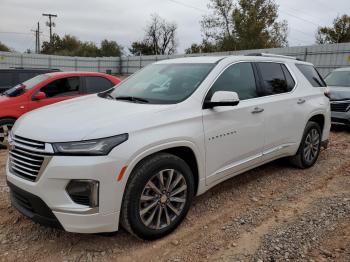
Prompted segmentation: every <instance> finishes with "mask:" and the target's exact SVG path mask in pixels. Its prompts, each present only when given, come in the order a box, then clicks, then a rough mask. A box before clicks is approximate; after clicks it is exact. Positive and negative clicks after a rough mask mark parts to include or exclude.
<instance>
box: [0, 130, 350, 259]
mask: <svg viewBox="0 0 350 262" xmlns="http://www.w3.org/2000/svg"><path fill="white" fill-rule="evenodd" d="M5 159H6V152H0V214H1V215H0V243H1V245H0V254H2V255H1V256H0V261H17V260H19V259H20V260H21V261H48V260H50V261H110V260H117V261H350V132H348V131H345V130H342V129H340V130H335V131H333V132H332V134H331V144H330V147H329V149H327V150H324V151H322V153H321V155H320V158H319V161H318V163H317V164H316V165H315V166H314V167H313V168H311V169H308V170H298V169H295V168H293V167H290V166H289V165H288V163H285V161H276V162H273V163H270V164H268V165H265V166H262V167H260V168H257V169H254V170H252V171H249V172H247V173H245V174H242V175H240V176H237V177H235V178H233V179H230V180H228V181H226V182H224V183H222V184H220V185H218V186H216V187H215V188H213V189H212V190H210V191H209V192H207V193H206V194H204V195H202V196H200V197H198V198H196V199H195V201H194V205H193V207H192V208H191V210H190V212H189V215H188V217H187V218H186V220H185V221H184V223H183V224H182V225H181V226H180V227H179V228H178V229H177V230H176V231H175V232H174V233H173V234H171V235H170V236H168V237H166V238H164V239H161V240H158V241H153V242H145V241H141V240H138V239H135V238H134V237H132V236H130V235H129V234H127V233H125V232H124V231H120V232H118V233H116V234H114V235H109V236H106V235H83V234H72V233H66V232H64V231H61V230H56V229H50V228H45V227H43V226H40V225H37V224H34V223H33V222H31V221H30V220H28V219H27V218H25V217H24V216H22V215H21V214H19V213H18V212H17V211H16V210H15V209H13V208H12V207H11V205H10V202H9V196H8V188H7V186H6V178H5V174H4V165H5Z"/></svg>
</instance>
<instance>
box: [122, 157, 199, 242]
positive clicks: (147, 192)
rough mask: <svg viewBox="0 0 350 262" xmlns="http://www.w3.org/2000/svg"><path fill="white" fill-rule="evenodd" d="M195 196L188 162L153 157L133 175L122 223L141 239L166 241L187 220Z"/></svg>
mask: <svg viewBox="0 0 350 262" xmlns="http://www.w3.org/2000/svg"><path fill="white" fill-rule="evenodd" d="M193 195H194V181H193V175H192V172H191V169H190V168H189V166H188V165H187V164H186V162H185V161H184V160H182V159H181V158H179V157H177V156H174V155H171V154H166V153H160V154H157V155H154V156H151V157H149V158H146V159H145V160H143V161H142V162H141V163H140V164H139V165H138V166H137V167H136V168H135V170H134V171H133V172H132V174H131V177H130V179H129V181H128V184H127V186H126V189H125V194H124V200H123V204H122V213H121V223H122V225H123V227H124V228H125V229H126V230H127V231H129V232H130V233H132V234H134V235H136V236H137V237H139V238H142V239H157V238H160V237H163V236H165V235H167V234H169V233H170V232H172V231H173V230H174V229H175V228H176V227H177V226H178V225H179V224H180V223H181V222H182V220H183V219H184V218H185V216H186V214H187V212H188V210H189V208H190V205H191V202H192V198H193Z"/></svg>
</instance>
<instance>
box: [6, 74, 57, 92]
mask: <svg viewBox="0 0 350 262" xmlns="http://www.w3.org/2000/svg"><path fill="white" fill-rule="evenodd" d="M59 71H60V70H58V69H49V68H10V69H0V94H1V93H3V92H4V91H6V90H7V89H10V88H11V87H14V86H15V85H17V84H20V83H23V82H25V81H27V80H28V79H31V78H33V77H34V76H37V75H41V74H45V73H52V72H59Z"/></svg>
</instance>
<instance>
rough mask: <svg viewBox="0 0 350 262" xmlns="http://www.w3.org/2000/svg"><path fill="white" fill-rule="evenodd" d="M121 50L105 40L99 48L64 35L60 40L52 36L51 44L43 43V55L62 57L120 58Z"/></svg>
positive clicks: (91, 43)
mask: <svg viewBox="0 0 350 262" xmlns="http://www.w3.org/2000/svg"><path fill="white" fill-rule="evenodd" d="M121 50H122V48H121V47H120V46H119V45H118V44H117V42H115V41H108V40H107V39H105V40H103V41H102V42H101V48H99V47H98V46H97V45H96V44H95V43H93V42H82V41H80V40H79V39H78V38H77V37H75V36H72V35H65V36H63V38H60V36H59V35H57V34H53V36H52V44H51V43H50V42H46V41H45V42H43V45H42V51H41V53H43V54H54V55H63V56H83V57H101V56H120V55H121Z"/></svg>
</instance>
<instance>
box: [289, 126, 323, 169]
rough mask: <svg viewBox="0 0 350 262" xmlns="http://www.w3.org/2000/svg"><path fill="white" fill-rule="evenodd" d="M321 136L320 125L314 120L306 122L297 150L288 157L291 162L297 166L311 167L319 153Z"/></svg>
mask: <svg viewBox="0 0 350 262" xmlns="http://www.w3.org/2000/svg"><path fill="white" fill-rule="evenodd" d="M321 137H322V132H321V128H320V126H319V125H318V124H317V123H315V122H308V123H307V125H306V128H305V131H304V135H303V138H302V141H301V143H300V146H299V149H298V152H297V154H296V155H295V156H293V157H291V158H290V160H291V162H292V163H293V164H294V165H295V166H297V167H299V168H309V167H312V166H313V165H314V164H315V162H316V160H317V158H318V156H319V154H320V150H321Z"/></svg>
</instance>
